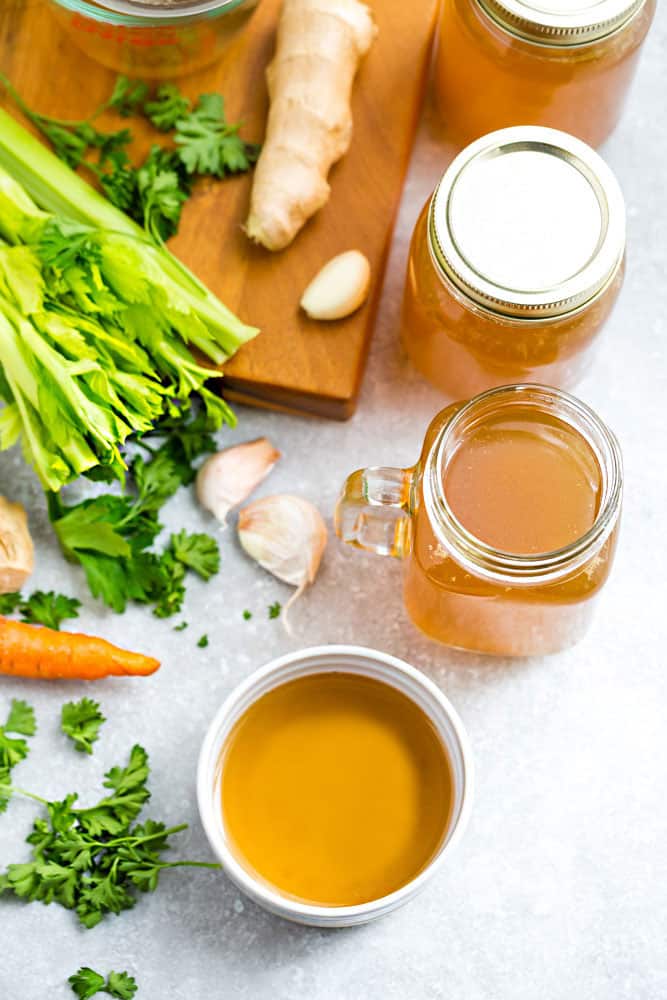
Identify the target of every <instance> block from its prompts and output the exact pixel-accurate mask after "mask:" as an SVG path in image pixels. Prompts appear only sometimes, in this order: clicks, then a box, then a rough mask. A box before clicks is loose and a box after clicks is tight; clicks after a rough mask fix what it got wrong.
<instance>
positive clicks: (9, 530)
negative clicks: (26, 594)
mask: <svg viewBox="0 0 667 1000" xmlns="http://www.w3.org/2000/svg"><path fill="white" fill-rule="evenodd" d="M34 564H35V550H34V547H33V544H32V538H31V537H30V532H29V531H28V517H27V515H26V512H25V509H24V508H23V507H22V506H21V504H20V503H12V502H11V501H10V500H7V499H6V498H5V497H3V496H0V594H13V593H14V592H15V591H17V590H20V589H21V587H22V586H23V584H24V583H25V582H26V580H27V579H28V577H29V576H30V574H31V573H32V570H33V566H34Z"/></svg>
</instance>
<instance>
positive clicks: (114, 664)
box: [0, 618, 160, 681]
mask: <svg viewBox="0 0 667 1000" xmlns="http://www.w3.org/2000/svg"><path fill="white" fill-rule="evenodd" d="M159 666H160V661H159V660H154V659H153V657H151V656H142V655H141V653H130V652H128V651H127V650H126V649H119V647H118V646H113V645H112V644H111V643H110V642H106V640H104V639H98V638H97V636H93V635H80V634H78V633H75V632H56V631H55V630H54V629H50V628H42V627H40V626H37V625H27V624H25V623H23V622H14V621H7V619H6V618H0V674H14V675H16V676H17V677H41V678H43V679H45V680H67V679H69V680H82V681H94V680H97V679H98V678H99V677H109V676H117V677H118V676H123V675H128V674H129V675H132V676H138V677H144V676H146V675H147V674H152V673H154V672H155V671H156V670H157V669H158V667H159Z"/></svg>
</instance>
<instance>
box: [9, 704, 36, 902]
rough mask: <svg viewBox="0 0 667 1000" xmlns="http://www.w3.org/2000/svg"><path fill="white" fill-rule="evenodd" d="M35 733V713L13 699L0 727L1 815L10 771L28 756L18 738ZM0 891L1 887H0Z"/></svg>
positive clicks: (22, 742) (28, 706)
mask: <svg viewBox="0 0 667 1000" xmlns="http://www.w3.org/2000/svg"><path fill="white" fill-rule="evenodd" d="M34 732H35V713H34V711H33V709H32V708H31V706H30V705H28V704H27V702H25V701H19V700H18V699H16V698H15V699H14V700H13V701H12V706H11V708H10V710H9V715H8V716H7V721H6V722H5V724H4V726H0V813H3V812H4V811H5V809H6V808H7V805H8V803H9V798H8V795H9V792H8V790H7V788H6V787H5V789H4V793H3V785H4V786H8V785H9V783H10V780H11V773H12V769H13V768H14V767H16V765H17V764H20V762H21V761H22V760H25V758H26V757H27V756H28V744H27V743H26V741H25V740H24V739H20V738H19V737H18V736H16V735H14V736H9V735H8V734H9V733H14V734H16V733H18V734H20V736H32V735H33V734H34ZM0 891H2V887H1V886H0Z"/></svg>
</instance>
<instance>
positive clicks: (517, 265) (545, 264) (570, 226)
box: [428, 125, 625, 319]
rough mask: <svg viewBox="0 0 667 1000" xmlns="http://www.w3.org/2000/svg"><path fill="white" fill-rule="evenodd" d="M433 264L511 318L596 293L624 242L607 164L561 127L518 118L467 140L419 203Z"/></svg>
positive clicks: (556, 311)
mask: <svg viewBox="0 0 667 1000" xmlns="http://www.w3.org/2000/svg"><path fill="white" fill-rule="evenodd" d="M428 226H429V247H430V250H431V256H432V258H433V262H434V264H435V266H436V268H437V269H438V270H439V271H440V272H441V273H442V274H443V275H445V276H446V277H447V278H448V279H449V280H450V281H451V282H452V283H453V284H454V285H455V286H456V288H457V289H458V290H459V291H460V292H462V293H463V294H464V295H465V296H466V297H467V298H469V299H472V300H473V301H474V302H475V303H476V304H477V305H480V306H483V307H485V308H486V309H489V310H491V311H492V312H494V313H500V314H502V315H505V316H514V317H519V318H527V319H537V318H541V317H554V316H563V315H564V314H566V313H569V312H571V311H572V310H574V309H577V308H579V307H580V306H583V305H584V304H585V303H586V302H588V301H589V300H591V299H593V298H594V297H595V296H596V295H597V294H598V293H600V292H601V291H602V290H603V289H604V288H605V287H606V285H607V284H608V282H609V281H610V280H611V279H612V278H613V276H614V275H615V273H616V271H617V268H618V267H619V265H620V263H621V261H622V259H623V254H624V252H625V204H624V201H623V195H622V193H621V189H620V187H619V185H618V182H617V180H616V178H615V177H614V175H613V174H612V172H611V170H610V169H609V167H608V166H607V165H606V163H605V162H604V160H603V159H602V158H601V157H600V156H598V154H597V153H596V152H595V151H594V150H593V149H591V148H590V146H587V145H586V143H584V142H581V140H579V139H575V138H574V136H571V135H568V134H567V133H566V132H559V131H557V130H556V129H551V128H542V127H539V126H533V125H522V126H517V127H514V128H505V129H500V130H499V131H497V132H491V133H489V135H485V136H482V138H481V139H478V140H477V141H476V142H473V143H471V144H470V145H469V146H467V147H466V148H465V149H464V150H463V151H462V152H461V153H459V155H458V156H457V157H456V159H455V160H454V161H453V162H452V163H451V165H450V166H449V168H448V169H447V170H446V171H445V173H444V175H443V177H442V180H441V181H440V184H439V185H438V187H437V188H436V190H435V193H434V195H433V198H432V199H431V205H430V210H429V221H428Z"/></svg>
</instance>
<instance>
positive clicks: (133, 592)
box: [51, 414, 220, 618]
mask: <svg viewBox="0 0 667 1000" xmlns="http://www.w3.org/2000/svg"><path fill="white" fill-rule="evenodd" d="M153 434H154V435H158V434H159V435H162V434H166V435H167V436H166V437H165V438H164V439H163V441H162V444H160V445H159V446H158V447H154V446H152V445H151V444H150V443H149V442H150V439H151V436H149V435H146V436H144V437H143V438H142V439H141V442H140V444H141V446H142V447H143V448H144V450H145V451H146V452H147V456H148V457H147V458H144V457H143V456H142V455H139V456H137V457H136V458H135V459H134V460H133V461H132V463H131V465H130V476H129V477H128V480H127V483H126V491H125V493H124V494H123V495H122V496H117V495H115V494H102V495H101V496H98V497H95V498H93V499H90V500H83V501H81V502H80V503H78V504H75V505H72V506H66V505H64V504H63V503H62V502H60V501H59V500H58V501H57V500H55V499H53V500H52V502H51V517H52V521H53V527H54V530H55V532H56V535H57V536H58V540H59V542H60V544H61V547H62V549H63V551H64V553H65V555H66V556H67V557H68V558H69V559H71V560H73V561H76V562H79V563H80V564H81V566H82V567H83V570H84V572H85V574H86V578H87V581H88V586H89V588H90V590H91V593H92V594H93V596H94V597H98V598H100V599H101V600H103V601H104V602H105V604H107V605H109V607H111V608H113V609H114V610H115V611H118V612H122V611H124V610H125V607H126V605H127V602H128V601H130V600H134V601H138V602H139V603H144V604H153V605H154V613H155V614H156V615H157V616H158V617H160V618H168V617H169V616H170V615H172V614H176V613H177V612H178V611H180V609H181V606H182V603H183V598H184V596H185V583H184V581H185V575H186V569H188V568H189V569H192V570H193V571H194V572H196V573H198V574H199V575H200V576H201V577H202V578H203V579H205V580H208V579H209V578H210V577H211V576H212V575H213V574H214V573H217V571H218V568H219V564H220V555H219V550H218V545H217V542H216V541H215V539H214V538H212V537H211V536H210V535H205V534H192V535H189V534H187V533H186V532H185V531H181V532H179V533H177V534H174V535H172V536H171V539H170V541H169V543H168V545H167V547H166V548H165V549H164V551H163V552H162V553H161V554H158V553H156V552H153V551H149V549H150V547H151V545H152V544H153V542H154V541H155V539H156V537H157V535H158V534H159V533H160V531H161V530H162V525H161V524H160V521H159V519H158V517H159V511H160V508H161V507H162V506H163V504H164V503H165V502H166V501H167V500H168V499H169V498H170V497H171V496H173V494H174V493H175V492H176V491H177V490H178V489H179V488H180V486H181V485H187V484H189V483H190V482H192V480H193V479H194V476H195V471H194V469H193V465H192V463H193V461H195V459H196V458H198V457H199V455H200V454H203V453H205V452H208V451H211V450H215V441H214V440H213V438H212V437H211V435H210V434H209V433H208V431H207V430H206V424H205V422H204V420H202V415H201V414H200V415H198V416H196V417H194V418H193V419H192V420H189V421H188V420H182V422H181V424H180V425H178V426H176V425H175V424H174V420H173V418H169V419H168V420H167V421H165V423H164V424H160V425H157V426H156V428H155V429H154V431H153V432H151V435H153Z"/></svg>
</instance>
